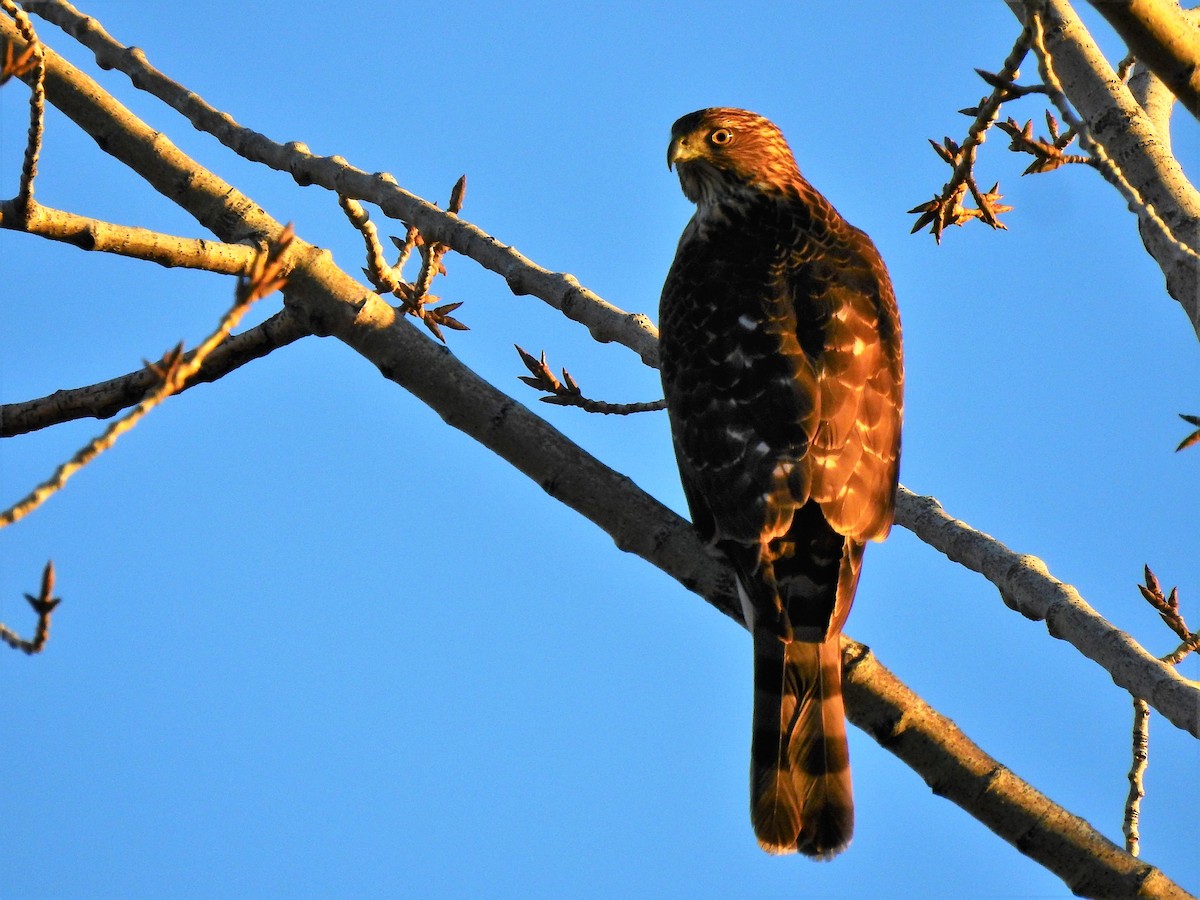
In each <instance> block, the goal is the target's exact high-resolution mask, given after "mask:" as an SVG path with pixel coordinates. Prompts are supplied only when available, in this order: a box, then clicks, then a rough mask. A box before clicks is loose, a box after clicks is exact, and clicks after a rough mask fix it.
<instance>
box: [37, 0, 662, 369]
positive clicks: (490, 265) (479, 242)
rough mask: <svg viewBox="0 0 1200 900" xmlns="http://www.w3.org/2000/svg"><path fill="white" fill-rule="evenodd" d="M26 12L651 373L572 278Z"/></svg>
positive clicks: (48, 8) (220, 132) (626, 329)
mask: <svg viewBox="0 0 1200 900" xmlns="http://www.w3.org/2000/svg"><path fill="white" fill-rule="evenodd" d="M25 5H26V7H28V9H29V10H30V12H34V13H36V14H37V15H39V16H41V17H42V18H44V19H46V20H47V21H49V22H53V23H54V24H55V25H58V26H59V27H60V28H62V29H63V30H64V31H66V32H67V33H68V34H70V35H71V36H72V37H74V38H76V39H77V40H78V41H80V42H81V43H82V44H84V45H85V46H86V47H88V48H89V49H90V50H91V51H92V52H93V53H94V54H95V56H96V63H97V64H98V65H99V66H100V67H101V68H103V69H117V70H119V71H121V72H124V73H125V74H126V75H128V76H129V78H130V80H131V81H132V82H133V84H134V85H135V86H136V87H138V88H141V89H142V90H144V91H147V92H148V93H150V94H152V95H154V96H155V97H158V98H159V99H160V100H162V101H163V102H164V103H166V104H167V105H168V106H170V107H171V108H172V109H175V110H177V111H178V112H179V113H181V114H182V115H184V116H186V117H187V119H188V120H189V121H190V122H191V123H192V125H193V126H194V127H195V128H196V129H198V130H200V131H205V132H207V133H209V134H211V135H212V136H213V137H215V138H216V139H217V140H219V141H220V142H221V143H222V144H224V145H225V146H226V147H229V148H230V149H231V150H233V151H234V152H235V153H237V154H238V155H239V156H241V157H243V158H245V159H248V160H251V161H253V162H259V163H263V164H264V165H266V166H269V167H270V168H272V169H276V170H278V171H280V172H287V173H289V174H290V175H291V176H292V177H293V178H294V179H295V180H296V183H297V184H300V185H309V184H316V185H320V186H321V187H324V188H326V189H328V190H331V191H334V192H336V193H337V194H339V195H341V196H345V197H353V198H355V199H358V200H367V201H369V202H371V203H374V204H375V205H377V206H378V207H379V208H380V209H382V210H383V212H384V213H385V214H386V215H388V216H390V217H392V218H394V219H399V220H401V221H403V222H406V223H408V224H410V225H415V226H416V227H417V228H418V229H420V231H421V234H422V235H424V236H425V237H426V238H427V239H429V240H432V241H437V242H439V243H443V244H446V245H448V246H449V247H450V248H451V249H453V250H455V251H456V252H458V253H461V254H462V255H464V256H469V257H470V258H471V259H473V260H475V261H476V262H477V263H479V264H480V265H482V266H483V267H484V268H487V269H490V270H491V271H493V272H496V273H497V274H499V275H501V276H502V277H503V278H504V280H505V281H506V282H508V286H509V289H510V290H511V291H512V292H513V293H514V294H518V295H521V294H532V295H533V296H535V297H538V298H539V299H541V300H544V301H545V302H546V303H548V304H550V305H551V306H552V307H554V308H555V309H557V310H560V311H561V312H562V313H563V314H564V315H565V316H567V318H569V319H573V320H574V321H576V322H579V323H581V324H582V325H584V326H586V327H587V329H588V331H589V332H590V333H591V335H592V337H593V338H595V339H596V340H597V341H600V342H602V343H608V342H613V341H615V342H618V343H621V344H623V345H625V346H626V347H629V348H630V349H632V350H633V351H634V352H636V353H637V354H638V355H639V356H641V357H642V359H643V360H644V361H645V362H646V363H647V364H650V365H653V364H655V361H656V360H657V358H658V343H657V340H656V339H657V337H658V332H657V330H656V329H655V327H654V325H653V323H652V322H651V321H650V319H649V318H648V317H647V316H645V315H643V314H641V313H628V312H625V311H624V310H622V309H619V308H617V307H616V306H613V305H612V304H611V303H608V302H607V301H605V300H603V299H602V298H601V297H599V296H598V295H596V294H594V293H592V292H591V291H589V290H587V289H586V288H584V287H583V286H582V285H580V283H579V281H578V280H577V279H576V278H575V277H574V276H573V275H568V274H565V273H560V272H552V271H550V270H549V269H544V268H542V267H541V266H539V265H537V264H536V263H534V262H532V261H531V260H529V259H527V258H526V257H524V256H522V255H521V254H520V253H519V252H517V250H516V249H514V248H513V247H510V246H508V245H506V244H502V243H501V242H500V241H498V240H496V238H494V237H492V236H491V235H490V234H488V233H487V232H485V231H484V230H483V229H481V228H479V227H477V226H475V225H472V224H471V223H470V222H467V221H465V220H463V219H460V218H459V217H458V216H456V215H454V214H453V213H450V212H447V211H445V210H441V209H439V208H438V207H436V206H434V205H433V204H432V203H428V202H426V201H424V200H422V199H421V198H420V197H417V196H416V195H414V194H411V193H409V192H408V191H406V190H404V189H403V188H401V187H400V186H399V185H398V184H396V179H395V178H393V177H392V176H391V175H389V174H387V173H376V174H369V173H367V172H364V171H362V170H361V169H357V168H355V167H353V166H351V165H349V164H348V163H347V162H346V161H345V160H344V159H342V158H341V157H329V156H316V155H315V154H313V153H311V152H309V149H308V147H306V146H305V145H304V144H300V143H295V142H293V143H289V144H280V143H277V142H275V141H272V140H270V139H269V138H267V137H265V136H263V135H261V134H259V133H257V132H255V131H251V130H250V129H248V128H243V127H242V126H241V125H239V124H238V123H237V122H236V121H235V120H234V119H233V117H232V116H230V115H228V114H227V113H223V112H221V111H220V110H217V109H214V108H213V107H212V106H209V105H208V104H207V103H206V102H204V100H203V99H201V98H200V97H199V96H197V95H196V94H194V93H192V92H191V91H188V90H187V89H186V88H184V87H183V86H182V85H180V84H178V83H177V82H175V81H172V80H171V79H170V78H168V77H167V76H166V75H164V74H163V73H162V72H160V71H158V70H157V69H155V68H154V67H153V66H151V65H150V63H149V62H148V61H147V60H146V56H145V54H144V53H142V51H141V50H139V49H138V48H136V47H125V46H122V45H121V44H120V43H118V42H117V41H115V40H114V39H113V38H112V37H111V36H110V35H109V34H108V32H106V31H105V30H104V28H103V27H102V26H101V25H100V23H99V22H97V21H96V20H95V19H92V18H89V17H88V16H85V15H83V14H82V13H81V12H79V11H78V10H77V9H75V8H74V7H73V6H71V4H69V3H66V2H62V0H30V2H27V3H26V4H25Z"/></svg>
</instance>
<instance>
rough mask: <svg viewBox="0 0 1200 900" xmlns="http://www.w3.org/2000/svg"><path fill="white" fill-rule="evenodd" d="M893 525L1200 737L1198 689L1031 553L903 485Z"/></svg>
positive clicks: (1175, 722) (1199, 698) (1199, 692)
mask: <svg viewBox="0 0 1200 900" xmlns="http://www.w3.org/2000/svg"><path fill="white" fill-rule="evenodd" d="M896 522H897V524H899V525H902V526H904V527H905V528H907V529H909V530H910V531H912V533H913V534H915V535H916V536H917V537H919V538H920V539H921V540H922V541H924V542H925V543H927V544H929V545H930V546H931V547H933V548H935V549H937V550H940V551H941V552H942V553H944V554H945V555H946V556H947V557H948V558H949V559H952V560H954V562H957V563H961V564H962V565H964V566H966V567H967V568H968V569H970V570H972V571H973V572H978V573H979V574H981V575H983V576H984V577H985V578H987V580H988V581H990V582H992V584H994V585H996V587H997V588H999V589H1000V596H1001V598H1003V600H1004V602H1005V604H1006V605H1007V606H1008V607H1009V608H1011V609H1014V610H1016V611H1017V612H1019V613H1021V615H1023V616H1025V617H1026V618H1029V619H1033V620H1035V621H1040V622H1045V623H1046V630H1047V631H1049V632H1050V634H1051V636H1053V637H1056V638H1061V639H1062V640H1065V641H1068V642H1069V643H1070V644H1071V645H1072V646H1074V647H1075V648H1076V649H1077V650H1079V652H1080V653H1082V654H1083V655H1084V656H1086V657H1087V658H1088V659H1091V660H1093V661H1095V662H1096V663H1098V664H1099V665H1100V666H1102V667H1103V668H1104V669H1105V671H1107V672H1108V674H1109V675H1111V676H1112V680H1113V681H1114V682H1116V683H1117V684H1118V685H1119V686H1120V687H1123V688H1125V690H1127V691H1129V692H1130V693H1131V694H1133V695H1134V696H1135V697H1141V698H1143V699H1144V700H1146V701H1147V702H1148V703H1150V704H1151V705H1152V706H1153V707H1154V708H1155V709H1157V710H1158V711H1159V712H1161V713H1162V714H1163V715H1164V716H1166V717H1167V719H1168V720H1169V721H1170V722H1171V723H1172V724H1174V725H1175V726H1177V727H1179V728H1182V729H1184V730H1185V731H1188V732H1190V733H1191V734H1193V735H1195V736H1197V737H1200V687H1198V686H1197V685H1196V684H1195V683H1194V682H1190V681H1188V680H1187V679H1186V678H1183V677H1181V676H1180V675H1179V673H1178V672H1176V671H1175V670H1174V669H1173V668H1172V667H1171V666H1168V665H1166V664H1164V663H1163V662H1161V661H1160V660H1159V659H1157V658H1156V657H1154V656H1153V655H1152V654H1150V653H1147V652H1146V650H1145V648H1143V647H1142V646H1141V645H1140V644H1139V643H1137V641H1135V640H1134V639H1133V638H1131V637H1130V636H1129V635H1128V634H1126V633H1125V632H1123V631H1121V630H1120V629H1118V628H1115V627H1114V626H1113V625H1112V624H1111V623H1109V622H1108V620H1106V619H1105V618H1104V617H1103V616H1101V615H1100V614H1099V613H1098V612H1096V610H1095V609H1093V608H1092V607H1091V605H1089V604H1088V602H1087V601H1086V600H1084V599H1083V597H1082V596H1080V594H1079V592H1078V591H1077V590H1075V588H1073V587H1071V585H1069V584H1064V583H1063V582H1061V581H1059V580H1058V579H1057V578H1054V577H1053V576H1052V575H1051V574H1050V572H1049V571H1048V570H1047V569H1046V564H1045V563H1044V562H1042V561H1041V560H1040V559H1038V558H1037V557H1036V556H1030V555H1028V554H1019V553H1014V552H1013V551H1012V550H1009V549H1008V547H1006V546H1004V544H1002V543H1000V542H999V541H998V540H996V539H995V538H993V537H991V536H990V535H987V534H984V533H983V532H981V531H976V530H975V529H974V528H972V527H971V526H970V525H968V524H966V523H965V522H960V521H959V520H958V519H955V518H953V517H951V516H949V515H947V514H946V512H945V511H944V510H943V509H942V506H941V504H939V503H938V502H937V501H936V500H934V499H933V498H932V497H921V496H918V495H916V494H914V493H912V492H911V491H910V490H908V488H906V487H903V486H901V487H900V489H899V491H898V493H897V495H896Z"/></svg>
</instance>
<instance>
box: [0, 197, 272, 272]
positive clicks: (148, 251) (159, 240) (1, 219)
mask: <svg viewBox="0 0 1200 900" xmlns="http://www.w3.org/2000/svg"><path fill="white" fill-rule="evenodd" d="M0 228H8V229H11V230H12V231H23V232H25V233H27V234H35V235H37V236H38V237H44V238H49V239H50V240H52V241H62V242H63V243H66V244H72V245H73V246H76V247H79V248H80V249H81V250H97V251H100V252H101V253H115V254H117V255H118V256H128V257H131V258H133V259H144V260H148V261H150V262H155V263H158V264H159V265H160V266H166V267H167V268H171V267H174V266H181V267H183V268H186V269H203V270H204V271H207V272H217V273H219V274H222V275H242V274H244V273H245V272H247V271H249V268H250V266H251V264H252V263H253V262H254V256H255V254H256V253H257V252H258V250H257V248H255V247H250V246H247V245H246V244H223V243H221V242H220V241H206V240H203V239H198V238H185V237H176V236H175V235H172V234H163V233H162V232H159V231H150V230H148V229H146V228H134V227H131V226H128V225H114V224H113V223H111V222H102V221H100V220H99V219H89V218H87V217H85V216H78V215H75V214H74V213H70V212H65V211H64V210H60V209H51V208H50V207H48V206H42V205H41V204H39V203H37V202H35V201H30V204H29V208H28V209H27V210H26V211H22V210H21V209H20V208H19V205H18V203H17V202H16V201H15V200H6V201H0Z"/></svg>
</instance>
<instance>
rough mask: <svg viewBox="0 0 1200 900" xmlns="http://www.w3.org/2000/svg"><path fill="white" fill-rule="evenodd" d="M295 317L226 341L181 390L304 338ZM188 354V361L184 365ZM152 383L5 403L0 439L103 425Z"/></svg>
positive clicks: (276, 318)
mask: <svg viewBox="0 0 1200 900" xmlns="http://www.w3.org/2000/svg"><path fill="white" fill-rule="evenodd" d="M308 333H309V332H307V331H306V330H305V329H304V328H303V326H301V325H300V323H299V322H298V321H297V320H296V318H295V316H293V315H292V314H291V313H289V312H288V311H287V310H286V309H285V310H282V311H280V312H277V313H275V315H273V316H271V318H269V319H267V320H266V321H265V322H263V323H262V324H261V325H256V326H255V327H254V328H249V329H247V330H246V331H243V332H242V333H241V334H235V335H231V336H230V337H229V338H228V339H226V340H225V342H224V343H222V344H221V346H219V347H218V348H217V349H216V350H214V351H213V352H212V354H210V355H209V357H208V358H207V359H206V360H204V364H203V365H202V366H201V367H200V370H199V371H198V372H197V373H196V374H195V375H193V376H192V378H191V379H190V380H189V381H188V383H187V384H186V385H184V387H183V388H182V390H184V391H186V390H190V389H191V388H193V387H195V386H196V385H198V384H203V383H205V382H210V381H216V380H217V379H218V378H221V377H223V376H225V375H228V374H229V373H230V372H232V371H233V370H234V369H236V368H239V367H240V366H243V365H245V364H246V363H248V362H250V361H251V360H255V359H259V358H260V357H263V356H266V355H267V354H268V353H270V352H271V351H272V350H277V349H279V348H280V347H284V346H287V345H288V344H290V343H292V342H293V341H296V340H299V339H300V338H302V337H305V336H306V335H308ZM190 356H191V355H190V354H189V355H188V357H186V358H189V359H190ZM157 384H158V379H157V378H155V376H154V373H153V372H151V371H150V370H149V369H146V368H141V369H138V370H137V371H136V372H130V373H129V374H128V375H122V376H120V377H119V378H112V379H110V380H108V381H102V382H100V383H99V384H91V385H88V386H86V387H80V388H74V389H72V390H65V391H55V392H54V393H53V394H50V395H49V396H48V397H39V398H38V399H36V400H27V401H25V402H23V403H8V404H5V405H3V406H0V438H6V437H13V436H14V435H18V434H26V433H28V432H31V431H40V430H41V429H43V428H48V427H50V426H51V425H57V424H59V423H60V422H70V421H72V420H74V419H86V418H94V419H107V418H108V417H109V416H115V415H116V414H117V413H119V412H120V411H121V410H123V409H125V408H126V407H130V406H134V405H136V404H138V403H141V402H142V400H143V399H145V397H146V395H147V394H149V393H150V391H152V390H154V387H155V385H157Z"/></svg>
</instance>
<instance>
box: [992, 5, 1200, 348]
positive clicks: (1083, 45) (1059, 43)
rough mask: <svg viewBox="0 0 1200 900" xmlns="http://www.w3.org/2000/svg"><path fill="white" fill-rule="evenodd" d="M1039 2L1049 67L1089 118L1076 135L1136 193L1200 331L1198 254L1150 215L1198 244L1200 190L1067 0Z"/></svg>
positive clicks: (1023, 10) (1170, 285)
mask: <svg viewBox="0 0 1200 900" xmlns="http://www.w3.org/2000/svg"><path fill="white" fill-rule="evenodd" d="M1005 2H1006V3H1007V4H1008V6H1009V8H1010V9H1011V10H1012V12H1013V14H1014V15H1015V16H1016V17H1017V18H1018V19H1019V20H1021V22H1022V23H1024V22H1025V21H1026V17H1027V15H1028V13H1029V11H1030V9H1031V8H1032V5H1031V3H1030V2H1029V0H1005ZM1037 5H1038V6H1039V8H1040V7H1041V6H1044V8H1045V12H1044V13H1043V16H1044V20H1045V44H1046V49H1047V50H1048V51H1049V53H1050V56H1051V57H1052V59H1053V69H1054V71H1055V72H1056V73H1057V75H1058V77H1059V78H1060V79H1061V82H1062V85H1063V88H1064V90H1065V91H1066V94H1067V97H1068V99H1069V100H1070V101H1071V104H1072V105H1073V106H1074V107H1075V109H1076V110H1078V111H1079V114H1080V115H1081V116H1082V117H1083V121H1084V123H1085V125H1086V126H1087V127H1086V130H1087V133H1088V137H1085V136H1084V135H1080V141H1081V143H1083V142H1084V141H1085V140H1088V139H1090V140H1092V141H1095V142H1096V144H1097V145H1098V146H1099V147H1101V148H1102V149H1103V151H1104V153H1105V155H1106V156H1107V157H1108V158H1109V160H1111V161H1112V162H1113V163H1114V164H1115V166H1116V167H1117V168H1118V170H1119V172H1120V173H1121V175H1122V176H1123V177H1124V178H1125V179H1126V180H1127V181H1128V183H1129V185H1130V186H1131V187H1132V189H1133V190H1134V191H1135V192H1136V194H1137V195H1138V196H1139V197H1140V198H1141V202H1140V203H1135V204H1133V205H1134V206H1135V211H1136V213H1137V216H1138V230H1139V232H1140V234H1141V237H1142V243H1143V244H1145V246H1146V250H1147V252H1148V253H1149V254H1150V255H1151V256H1152V257H1153V258H1154V260H1155V262H1157V263H1158V266H1159V268H1160V269H1162V271H1163V274H1164V275H1165V276H1166V281H1167V291H1168V293H1170V295H1171V296H1172V297H1174V298H1175V299H1176V300H1177V301H1178V302H1179V304H1180V305H1181V306H1182V307H1183V308H1184V311H1185V312H1186V313H1187V315H1188V318H1189V319H1190V320H1191V322H1192V327H1193V329H1195V331H1196V334H1197V335H1198V336H1200V258H1197V256H1196V255H1195V254H1194V253H1192V254H1189V253H1188V252H1186V251H1184V250H1181V249H1180V247H1179V246H1178V245H1177V243H1176V241H1175V240H1173V239H1172V238H1171V237H1170V236H1168V235H1166V234H1164V233H1163V231H1162V230H1161V229H1160V228H1159V226H1158V225H1156V224H1155V222H1154V215H1157V216H1159V217H1161V219H1162V220H1163V221H1164V222H1165V223H1166V224H1167V226H1168V227H1169V229H1170V231H1171V232H1172V233H1173V234H1174V235H1175V236H1177V237H1178V239H1179V240H1180V241H1182V242H1183V243H1184V244H1185V245H1186V246H1187V247H1190V248H1191V249H1192V250H1193V251H1195V249H1196V248H1197V247H1200V193H1197V191H1196V189H1195V188H1194V187H1192V185H1191V183H1190V182H1189V181H1188V180H1187V177H1186V176H1185V175H1184V173H1183V170H1182V169H1181V168H1180V166H1179V163H1178V161H1177V160H1176V159H1175V158H1174V157H1173V156H1172V155H1171V154H1170V152H1169V150H1168V148H1167V147H1165V146H1164V145H1163V143H1162V141H1160V140H1159V137H1158V132H1157V130H1156V129H1155V127H1154V123H1153V122H1151V120H1150V119H1149V117H1148V116H1147V115H1146V112H1145V110H1143V109H1142V108H1141V106H1139V105H1138V103H1137V101H1136V100H1135V99H1134V97H1133V95H1132V94H1131V93H1130V92H1129V89H1128V88H1127V87H1126V86H1125V84H1124V83H1122V81H1121V79H1120V78H1118V77H1117V74H1116V73H1115V72H1114V71H1113V70H1112V67H1111V66H1110V65H1109V64H1108V61H1107V60H1106V59H1105V58H1104V56H1103V54H1102V53H1101V52H1100V50H1099V49H1098V48H1097V47H1096V45H1095V43H1094V42H1093V40H1092V38H1091V35H1090V34H1088V31H1087V29H1086V28H1085V27H1084V25H1083V23H1082V22H1081V21H1080V20H1079V17H1078V16H1077V15H1076V14H1075V11H1074V10H1073V9H1071V6H1070V4H1069V3H1067V2H1066V0H1044V3H1040V4H1037ZM1101 171H1103V169H1101ZM1151 210H1152V211H1153V214H1152V213H1151Z"/></svg>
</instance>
